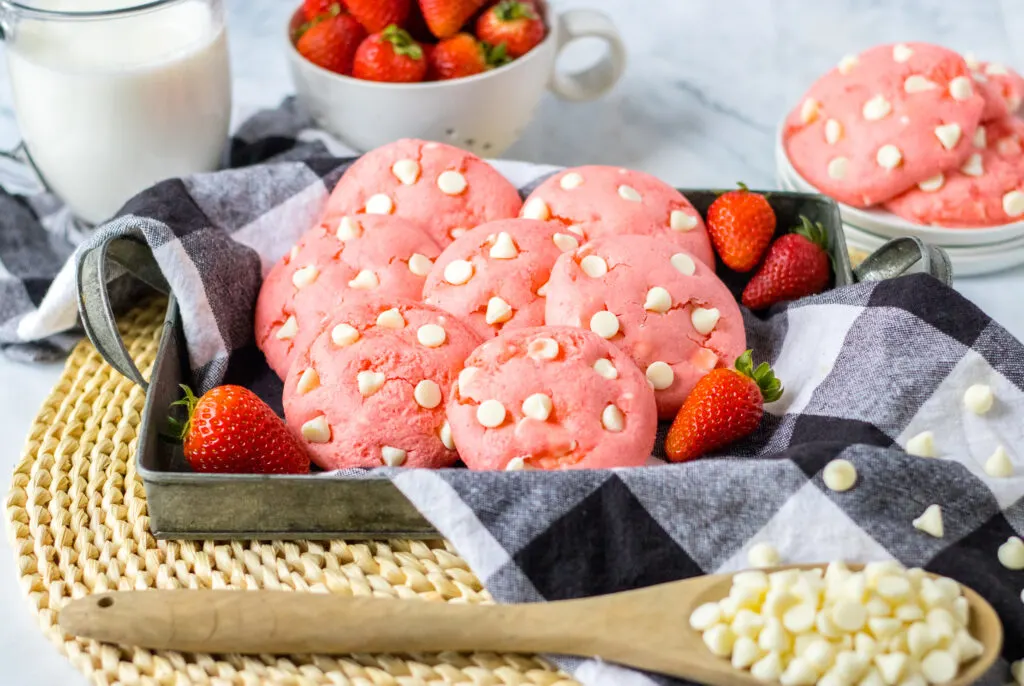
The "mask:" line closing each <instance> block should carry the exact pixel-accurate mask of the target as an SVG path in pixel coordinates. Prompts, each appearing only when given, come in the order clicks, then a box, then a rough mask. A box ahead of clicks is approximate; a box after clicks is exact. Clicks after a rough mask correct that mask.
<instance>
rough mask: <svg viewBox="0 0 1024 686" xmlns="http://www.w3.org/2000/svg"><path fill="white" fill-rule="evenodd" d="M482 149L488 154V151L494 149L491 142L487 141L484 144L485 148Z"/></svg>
mask: <svg viewBox="0 0 1024 686" xmlns="http://www.w3.org/2000/svg"><path fill="white" fill-rule="evenodd" d="M482 147H483V149H484V151H485V152H486V151H488V150H490V149H491V147H492V146H491V142H490V141H486V142H485V143H484V144H483V146H482Z"/></svg>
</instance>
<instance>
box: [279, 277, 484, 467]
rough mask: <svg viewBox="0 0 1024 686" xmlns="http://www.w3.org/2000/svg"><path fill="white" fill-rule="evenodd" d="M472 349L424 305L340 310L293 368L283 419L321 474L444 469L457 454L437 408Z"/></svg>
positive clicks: (355, 304)
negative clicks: (365, 469) (376, 469)
mask: <svg viewBox="0 0 1024 686" xmlns="http://www.w3.org/2000/svg"><path fill="white" fill-rule="evenodd" d="M479 343H480V338H479V337H478V336H477V335H476V334H475V333H474V332H473V331H472V330H471V329H470V328H469V327H468V326H467V325H466V324H465V323H463V322H461V321H459V319H458V318H456V317H453V316H452V315H450V314H448V313H447V312H444V311H442V310H439V309H437V308H436V307H431V306H430V305H424V304H422V303H418V302H413V301H411V300H405V299H401V298H387V297H372V296H367V297H364V298H361V299H359V300H354V301H349V302H346V303H345V304H343V305H342V306H341V307H340V308H338V309H337V310H336V311H335V312H334V313H333V315H332V316H331V317H330V319H329V320H328V321H327V322H325V325H324V326H323V328H322V329H321V331H320V333H319V335H318V336H317V337H316V338H315V339H314V340H313V342H312V343H311V344H310V346H309V347H308V349H307V350H305V351H304V352H302V353H300V354H299V355H298V356H297V357H296V358H295V360H294V362H293V363H292V366H291V369H290V370H289V372H288V376H287V377H286V378H285V382H284V394H283V400H284V413H285V420H286V421H287V423H288V425H289V426H290V427H291V428H292V430H293V431H294V432H295V434H296V435H297V436H299V437H300V438H301V439H302V441H303V442H304V444H305V446H306V448H307V449H308V450H309V454H310V456H311V458H312V460H313V461H314V462H315V463H316V464H318V465H320V466H321V467H323V468H324V469H341V468H345V467H380V466H389V467H429V468H441V467H448V466H450V465H452V464H453V463H454V462H455V460H456V459H457V457H458V456H457V454H456V452H455V444H454V443H453V442H452V438H451V430H450V428H449V426H448V424H447V422H446V420H445V403H446V402H447V400H448V397H449V394H450V392H451V388H452V385H453V384H454V382H455V380H456V379H457V378H458V377H459V372H460V371H461V370H462V367H463V361H464V360H465V359H466V357H467V356H468V355H469V353H470V352H472V350H473V349H474V348H476V346H477V345H478V344H479Z"/></svg>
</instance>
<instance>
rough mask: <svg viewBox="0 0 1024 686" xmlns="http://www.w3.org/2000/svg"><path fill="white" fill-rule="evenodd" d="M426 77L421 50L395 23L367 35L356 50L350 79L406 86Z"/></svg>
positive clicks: (425, 64)
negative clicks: (398, 83) (396, 83)
mask: <svg viewBox="0 0 1024 686" xmlns="http://www.w3.org/2000/svg"><path fill="white" fill-rule="evenodd" d="M426 74H427V61H426V60H425V59H424V57H423V48H422V47H420V44H419V43H417V42H416V41H414V40H413V39H412V36H410V35H409V34H408V33H407V32H406V31H404V30H403V29H400V28H398V26H396V25H395V24H392V25H391V26H389V27H387V28H386V29H384V30H383V31H381V32H380V33H374V34H371V35H370V36H369V37H368V38H367V39H366V40H364V41H363V43H362V45H360V46H359V49H358V50H356V61H355V65H354V66H353V67H352V76H354V77H356V78H357V79H366V80H367V81H391V82H401V83H410V82H415V81H422V80H423V77H424V76H426Z"/></svg>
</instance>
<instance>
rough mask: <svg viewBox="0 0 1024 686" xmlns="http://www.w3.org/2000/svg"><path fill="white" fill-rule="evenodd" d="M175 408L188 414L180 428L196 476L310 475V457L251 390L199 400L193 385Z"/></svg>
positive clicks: (222, 390)
mask: <svg viewBox="0 0 1024 686" xmlns="http://www.w3.org/2000/svg"><path fill="white" fill-rule="evenodd" d="M181 388H182V390H184V391H185V397H184V398H183V399H182V400H179V401H177V402H175V403H173V405H183V406H185V408H186V409H187V410H188V419H187V420H186V421H185V423H184V425H180V424H178V423H177V422H174V421H173V420H172V425H177V426H178V428H179V429H180V433H179V435H180V437H181V439H182V441H183V442H184V450H185V458H186V459H187V460H188V463H189V464H190V465H192V469H194V470H196V471H197V472H222V473H229V474H307V473H308V472H309V456H308V455H307V454H306V451H305V449H304V448H303V446H302V443H300V442H299V440H298V439H297V438H296V437H295V436H294V435H292V432H291V431H290V430H289V429H288V427H287V426H286V425H285V423H284V422H283V421H282V420H281V418H280V417H278V416H277V415H276V414H274V411H273V410H272V409H270V406H269V405H267V404H266V403H265V402H263V401H262V400H260V399H259V397H258V396H257V395H256V394H255V393H253V392H252V391H250V390H249V389H247V388H242V387H241V386H218V387H216V388H214V389H211V390H209V391H207V392H206V393H204V394H203V397H201V398H196V396H195V395H194V394H193V393H192V390H191V389H190V388H189V387H188V386H182V387H181Z"/></svg>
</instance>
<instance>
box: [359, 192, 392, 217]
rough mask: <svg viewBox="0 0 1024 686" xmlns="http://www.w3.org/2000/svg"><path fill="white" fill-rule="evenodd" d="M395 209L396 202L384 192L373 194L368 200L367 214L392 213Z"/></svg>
mask: <svg viewBox="0 0 1024 686" xmlns="http://www.w3.org/2000/svg"><path fill="white" fill-rule="evenodd" d="M394 209H395V203H393V202H391V198H389V197H388V196H387V195H386V194H384V193H377V194H376V195H371V196H370V199H369V200H367V201H366V214H391V213H392V212H393V211H394Z"/></svg>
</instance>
